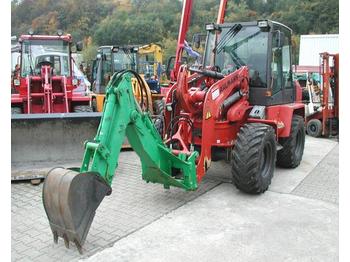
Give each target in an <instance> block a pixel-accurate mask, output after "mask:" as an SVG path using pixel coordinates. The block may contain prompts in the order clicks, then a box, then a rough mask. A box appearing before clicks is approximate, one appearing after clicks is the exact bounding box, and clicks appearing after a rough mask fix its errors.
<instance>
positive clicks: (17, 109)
mask: <svg viewBox="0 0 350 262" xmlns="http://www.w3.org/2000/svg"><path fill="white" fill-rule="evenodd" d="M13 114H22V108H20V107H11V115H13Z"/></svg>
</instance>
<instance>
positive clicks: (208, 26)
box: [205, 24, 215, 31]
mask: <svg viewBox="0 0 350 262" xmlns="http://www.w3.org/2000/svg"><path fill="white" fill-rule="evenodd" d="M214 29H215V26H214V24H206V25H205V30H207V31H213V30H214Z"/></svg>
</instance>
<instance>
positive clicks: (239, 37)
mask: <svg viewBox="0 0 350 262" xmlns="http://www.w3.org/2000/svg"><path fill="white" fill-rule="evenodd" d="M215 34H216V32H210V33H209V36H208V42H207V47H206V57H205V63H204V66H209V65H210V64H211V63H210V62H211V61H210V59H211V54H212V53H213V52H214V53H215V66H216V67H218V68H219V69H220V70H221V72H222V73H223V74H229V73H232V72H233V71H235V70H236V69H238V68H240V67H241V66H244V65H246V66H248V68H249V76H250V85H251V86H255V87H266V86H267V85H266V80H267V76H266V68H267V50H268V49H267V46H268V33H267V32H262V31H261V30H260V28H259V27H257V26H241V25H239V26H237V25H235V26H233V27H231V28H230V27H223V28H222V31H221V33H220V35H219V37H218V43H217V45H216V46H217V48H215Z"/></svg>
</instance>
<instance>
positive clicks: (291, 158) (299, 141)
mask: <svg viewBox="0 0 350 262" xmlns="http://www.w3.org/2000/svg"><path fill="white" fill-rule="evenodd" d="M278 142H279V143H280V144H281V146H282V149H281V150H279V151H278V152H277V165H278V166H280V167H284V168H295V167H297V166H299V164H300V162H301V159H302V158H303V153H304V145H305V126H304V118H303V117H301V116H298V115H294V116H293V118H292V125H291V130H290V135H289V137H287V138H280V139H279V141H278Z"/></svg>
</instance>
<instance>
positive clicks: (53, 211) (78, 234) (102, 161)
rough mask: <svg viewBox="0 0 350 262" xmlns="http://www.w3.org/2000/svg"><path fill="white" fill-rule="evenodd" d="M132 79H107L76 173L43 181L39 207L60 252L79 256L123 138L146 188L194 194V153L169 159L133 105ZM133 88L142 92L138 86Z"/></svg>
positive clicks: (57, 173)
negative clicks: (94, 129)
mask: <svg viewBox="0 0 350 262" xmlns="http://www.w3.org/2000/svg"><path fill="white" fill-rule="evenodd" d="M132 77H136V78H137V79H138V80H140V77H139V75H137V73H135V72H133V71H130V70H128V71H122V72H120V73H116V74H114V75H113V77H112V78H111V80H110V82H109V84H108V87H107V93H106V102H105V106H104V110H103V115H102V118H101V122H100V125H99V128H98V131H97V134H96V136H95V138H94V139H93V140H92V141H87V142H86V143H85V154H84V158H83V162H82V166H81V168H80V172H76V171H73V170H67V169H62V168H61V169H54V170H52V171H51V172H49V174H48V175H47V178H46V179H45V183H44V187H43V203H44V208H45V211H46V214H47V217H48V220H49V222H50V226H51V230H52V233H53V236H54V241H55V243H57V241H58V237H62V238H63V239H64V241H65V244H66V247H69V242H70V241H72V242H74V243H75V245H76V246H77V248H78V250H79V252H82V245H83V244H84V241H85V239H86V236H87V233H88V231H89V228H90V226H91V223H92V220H93V218H94V215H95V211H96V209H97V208H98V206H99V204H100V203H101V201H102V200H103V198H104V197H105V196H106V195H109V194H110V193H111V191H112V190H111V187H110V185H111V183H112V180H113V177H114V175H115V170H116V168H117V166H118V157H119V153H120V150H121V148H122V144H123V141H124V138H125V136H126V137H127V138H128V141H129V143H130V145H131V147H132V148H133V150H134V151H135V152H136V154H137V155H138V156H139V157H140V160H141V165H142V179H144V180H145V181H146V182H153V183H159V184H163V185H164V188H169V187H170V186H174V187H180V188H183V189H185V190H195V189H197V178H196V164H195V160H196V158H197V157H198V152H196V151H193V152H191V154H189V155H187V154H182V153H180V154H178V155H175V154H173V153H172V150H171V149H170V148H168V147H167V146H166V145H165V144H164V143H163V141H162V138H161V137H160V136H159V133H158V132H157V130H156V128H155V127H154V125H153V123H152V119H151V117H150V114H149V113H148V112H147V111H142V110H141V108H142V104H141V106H140V105H139V104H138V103H137V101H136V100H135V97H134V94H133V91H132V84H131V78H132ZM139 84H140V85H141V86H143V83H142V82H141V81H139ZM141 103H148V101H147V99H146V101H141ZM146 108H147V106H146Z"/></svg>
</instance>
